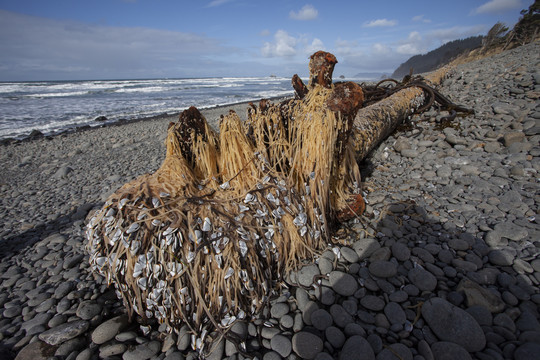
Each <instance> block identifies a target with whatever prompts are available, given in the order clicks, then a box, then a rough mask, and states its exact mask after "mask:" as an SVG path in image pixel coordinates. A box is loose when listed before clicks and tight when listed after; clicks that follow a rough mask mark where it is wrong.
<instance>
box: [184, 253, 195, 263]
mask: <svg viewBox="0 0 540 360" xmlns="http://www.w3.org/2000/svg"><path fill="white" fill-rule="evenodd" d="M193 259H195V253H194V252H192V251H189V252H188V254H187V257H186V261H187V262H188V263H191V262H192V261H193Z"/></svg>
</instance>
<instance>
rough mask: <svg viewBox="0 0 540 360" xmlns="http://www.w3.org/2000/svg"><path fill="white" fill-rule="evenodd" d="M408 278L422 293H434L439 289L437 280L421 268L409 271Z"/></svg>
mask: <svg viewBox="0 0 540 360" xmlns="http://www.w3.org/2000/svg"><path fill="white" fill-rule="evenodd" d="M408 278H409V280H410V281H411V282H412V283H413V284H414V285H415V286H416V287H417V288H418V289H420V291H433V290H435V288H436V287H437V278H435V276H433V274H432V273H430V272H429V271H427V270H424V269H422V268H419V267H416V268H412V269H411V270H409V274H408Z"/></svg>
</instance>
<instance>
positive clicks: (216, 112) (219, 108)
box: [0, 96, 292, 145]
mask: <svg viewBox="0 0 540 360" xmlns="http://www.w3.org/2000/svg"><path fill="white" fill-rule="evenodd" d="M286 99H292V97H287V96H276V97H271V98H268V100H270V101H272V102H280V101H283V100H286ZM260 100H262V99H257V100H253V101H242V102H239V103H230V104H225V105H209V106H205V107H198V109H199V110H200V112H201V113H202V114H203V115H204V116H205V118H206V119H207V121H208V123H209V124H210V125H211V126H212V127H213V128H214V129H215V130H218V129H219V124H218V122H219V118H220V116H221V115H225V114H226V113H227V112H228V111H223V110H225V109H230V110H234V111H235V112H236V113H238V115H239V116H240V118H241V119H243V120H245V118H246V116H245V114H244V111H247V107H248V105H249V104H250V103H257V102H259V101H260ZM181 113H182V111H180V112H177V113H162V114H158V115H152V116H146V117H137V118H132V119H125V118H120V119H119V120H113V121H108V120H104V122H103V124H98V125H94V126H91V125H81V126H75V127H71V128H66V129H65V130H61V131H57V132H54V133H52V134H47V135H45V134H43V133H42V132H41V131H39V130H32V131H31V132H30V134H28V135H26V136H24V137H21V138H5V139H0V144H2V145H7V144H13V143H21V142H28V141H33V140H35V139H41V138H45V139H47V138H54V137H56V136H61V135H66V134H71V133H76V132H83V131H89V130H94V129H100V128H105V127H115V126H124V125H130V124H134V123H138V122H146V121H156V120H165V119H170V121H177V120H178V116H179V115H180V114H181Z"/></svg>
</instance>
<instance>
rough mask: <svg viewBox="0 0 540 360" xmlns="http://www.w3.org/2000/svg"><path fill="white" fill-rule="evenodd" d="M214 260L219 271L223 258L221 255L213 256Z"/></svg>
mask: <svg viewBox="0 0 540 360" xmlns="http://www.w3.org/2000/svg"><path fill="white" fill-rule="evenodd" d="M214 258H215V259H216V263H217V266H218V268H219V269H221V266H222V265H223V256H222V255H221V254H216V255H214Z"/></svg>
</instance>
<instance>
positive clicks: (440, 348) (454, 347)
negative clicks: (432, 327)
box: [431, 341, 472, 360]
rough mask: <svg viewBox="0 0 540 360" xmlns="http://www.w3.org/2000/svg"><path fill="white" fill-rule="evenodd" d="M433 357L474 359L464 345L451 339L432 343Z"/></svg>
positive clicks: (452, 359)
mask: <svg viewBox="0 0 540 360" xmlns="http://www.w3.org/2000/svg"><path fill="white" fill-rule="evenodd" d="M431 352H432V353H433V357H434V358H435V359H437V360H439V359H440V360H454V359H459V360H472V357H471V355H470V354H469V352H468V351H467V350H465V349H464V348H463V347H462V346H460V345H458V344H455V343H453V342H449V341H438V342H436V343H434V344H432V345H431Z"/></svg>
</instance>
